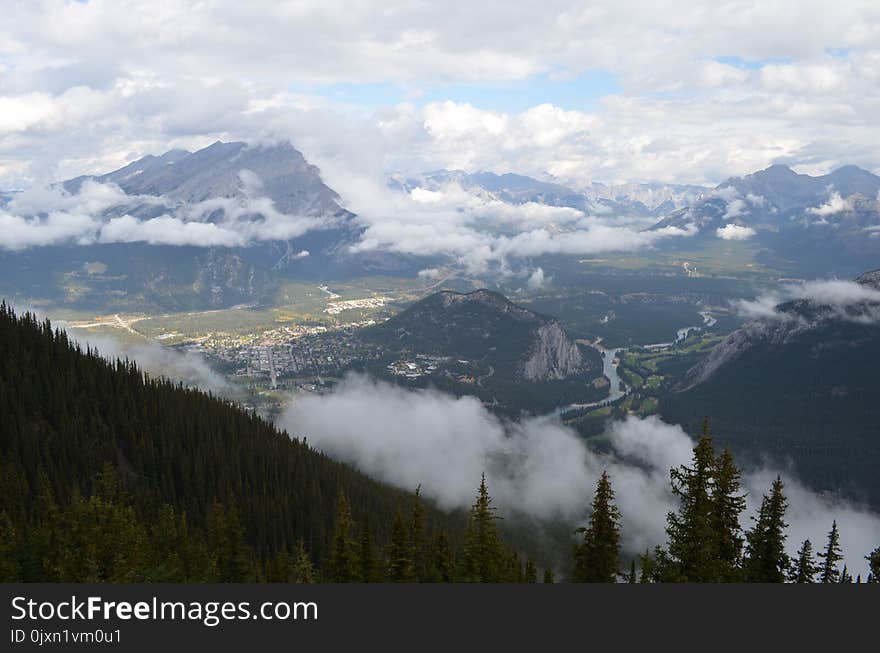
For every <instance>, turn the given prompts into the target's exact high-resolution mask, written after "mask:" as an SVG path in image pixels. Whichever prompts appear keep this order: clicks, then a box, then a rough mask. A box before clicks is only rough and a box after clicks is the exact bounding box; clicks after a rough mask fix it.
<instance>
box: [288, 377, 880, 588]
mask: <svg viewBox="0 0 880 653" xmlns="http://www.w3.org/2000/svg"><path fill="white" fill-rule="evenodd" d="M280 424H281V425H282V426H283V427H285V428H286V429H287V430H288V431H289V432H290V433H292V434H295V435H297V436H306V437H307V438H308V440H309V442H310V443H311V444H312V445H313V446H316V447H318V448H320V449H322V450H324V451H326V452H327V453H329V454H331V455H333V456H335V457H338V458H340V459H342V460H345V461H348V462H350V463H352V464H354V465H356V466H357V467H359V468H360V469H362V470H364V471H365V472H367V473H369V474H371V475H374V476H376V477H377V478H381V479H382V480H384V481H386V482H388V483H391V484H393V485H396V486H399V487H402V488H406V489H413V488H415V487H417V486H418V485H421V486H422V488H423V489H424V491H425V492H426V494H428V495H429V496H431V497H433V498H435V499H436V500H437V501H438V502H439V504H440V505H441V506H443V507H445V508H465V507H468V506H469V505H470V504H471V503H472V501H473V494H474V489H475V486H476V484H477V482H478V481H479V478H480V474H482V473H483V472H485V473H486V476H487V479H488V482H489V487H490V490H491V492H492V495H493V497H494V498H495V499H496V505H498V506H499V509H500V510H501V511H502V513H503V514H504V513H506V514H508V515H510V514H512V513H515V512H517V511H519V512H522V513H525V514H526V515H530V516H533V517H537V518H541V519H563V520H566V521H568V522H569V523H577V522H579V521H580V520H582V519H583V518H584V511H585V509H586V507H587V506H588V505H589V502H590V500H591V498H592V493H593V490H594V488H595V483H596V480H597V479H598V477H599V475H600V474H601V473H602V471H603V470H607V471H608V473H609V475H610V476H611V479H612V482H613V485H614V489H615V492H616V499H617V503H618V505H619V507H620V510H621V513H622V516H623V524H622V526H623V528H622V534H623V538H624V543H625V547H626V549H627V550H628V551H629V552H630V553H636V552H640V551H644V550H645V548H646V547H653V546H654V545H656V544H662V543H663V542H664V541H665V537H666V536H665V523H666V514H667V512H668V511H669V510H672V509H674V508H675V506H676V503H675V500H674V497H673V496H672V494H671V492H670V489H669V468H670V467H672V466H676V465H680V464H684V463H688V462H689V461H690V459H691V449H692V447H693V444H694V443H693V441H692V440H691V438H690V437H689V436H688V435H687V434H686V433H684V431H683V430H682V429H681V428H680V427H678V426H675V425H671V424H666V423H664V422H662V421H661V420H660V419H659V418H657V417H649V418H647V419H639V418H636V417H632V416H631V417H628V418H627V419H626V420H624V421H620V422H617V423H615V424H614V425H613V426H612V427H611V429H610V430H609V433H608V435H609V441H610V444H611V448H612V451H611V452H610V453H605V454H603V453H597V452H595V451H593V450H591V449H589V448H588V447H587V446H586V445H585V444H584V442H583V440H582V439H580V438H579V437H578V436H577V434H576V433H574V432H573V431H571V430H570V429H568V428H567V427H565V426H563V425H562V424H560V423H559V422H558V421H557V420H556V419H555V418H552V417H539V418H531V419H525V420H522V421H520V422H512V423H511V422H503V421H501V420H500V419H498V418H497V417H495V416H494V415H492V414H491V413H490V412H489V411H488V410H486V409H485V408H484V407H483V406H482V404H481V403H480V402H479V401H478V400H477V399H476V398H474V397H468V396H465V397H460V398H455V397H452V396H449V395H445V394H442V393H440V392H437V391H431V390H423V391H416V392H413V391H408V390H405V389H402V388H400V387H397V386H391V385H388V384H386V383H382V382H376V381H372V380H369V379H367V378H365V377H358V376H354V377H349V378H347V379H346V380H345V381H344V382H343V383H342V384H340V385H339V386H338V387H337V388H336V389H335V390H334V392H332V393H331V394H328V395H322V396H317V395H311V396H307V397H301V398H297V399H296V400H295V401H294V402H293V403H292V404H291V405H290V406H289V407H288V408H287V409H286V411H285V412H284V413H283V415H282V416H281V418H280ZM778 473H779V472H778V471H777V470H772V469H768V468H764V469H757V470H754V471H750V472H748V473H746V474H745V475H744V479H743V480H744V490H745V491H746V492H747V493H748V503H749V509H748V511H747V516H745V517H744V520H743V525H744V526H745V527H748V526H749V524H750V522H748V515H753V514H755V511H756V510H757V507H758V506H759V504H760V499H761V495H762V494H763V493H765V492H767V491H768V488H769V486H770V482H771V481H772V479H773V478H775V476H776V475H777V474H778ZM782 476H783V478H784V479H785V480H786V483H787V493H788V497H789V501H790V505H791V509H790V511H789V514H788V518H789V519H788V520H789V522H791V528H790V530H789V533H790V537H789V541H788V547H789V550H790V551H791V552H794V550H795V549H796V547H797V546H798V544H799V543H800V541H801V540H802V539H805V538H807V537H809V538H810V539H811V540H812V541H813V542H814V543H816V544H817V545H818V544H819V543H820V542H822V540H823V538H824V536H825V533H826V531H827V530H828V529H829V527H830V525H831V521H832V520H833V519H837V520H838V524H839V525H840V528H841V533H842V538H843V540H842V543H843V547H844V552H845V554H846V555H847V563H848V565H849V568H850V569H851V570H853V571H864V569H865V567H866V565H865V563H864V560H863V559H862V556H864V555H865V554H866V553H867V552H869V551H870V550H871V549H873V548H874V547H875V546H876V542H877V541H878V540H880V517H878V516H877V515H875V514H873V513H869V512H866V511H863V510H859V509H858V508H855V507H853V506H850V505H848V504H846V503H845V502H842V501H840V500H836V499H831V498H822V497H819V496H817V495H816V494H815V493H813V492H811V491H809V490H808V489H806V488H805V487H804V486H803V485H802V484H800V483H799V482H797V480H796V479H793V478H792V476H791V474H787V473H783V474H782Z"/></svg>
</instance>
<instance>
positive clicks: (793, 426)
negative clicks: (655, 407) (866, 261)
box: [660, 271, 880, 507]
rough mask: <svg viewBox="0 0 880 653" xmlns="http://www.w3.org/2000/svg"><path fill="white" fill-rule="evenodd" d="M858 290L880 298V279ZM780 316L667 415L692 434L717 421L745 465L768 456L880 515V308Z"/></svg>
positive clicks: (698, 369)
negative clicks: (756, 455) (758, 454)
mask: <svg viewBox="0 0 880 653" xmlns="http://www.w3.org/2000/svg"><path fill="white" fill-rule="evenodd" d="M857 281H858V283H859V284H860V285H861V286H863V287H864V288H866V289H869V290H870V289H873V290H875V291H878V294H877V297H878V298H880V271H875V272H871V273H867V274H864V275H862V276H861V277H859V278H858V280H857ZM870 294H871V293H868V295H870ZM776 312H777V317H776V318H775V319H765V320H759V321H755V322H752V323H750V324H747V325H746V326H744V327H743V328H741V329H739V330H737V331H735V332H733V333H732V334H730V335H729V336H727V337H726V338H725V339H724V340H723V341H721V342H720V343H719V344H718V345H717V346H716V347H715V348H714V349H713V351H712V352H711V353H710V355H709V356H708V357H707V358H706V359H704V360H703V361H701V362H700V363H699V364H697V365H696V366H695V367H694V368H692V369H691V370H689V371H688V373H687V375H686V377H685V380H684V382H683V383H682V385H681V388H680V389H679V391H678V392H675V393H672V394H670V395H669V396H667V397H665V398H663V400H662V401H661V406H660V412H661V413H662V415H663V416H664V417H665V418H667V419H669V420H672V421H676V422H680V423H682V424H684V425H686V426H690V427H697V426H698V423H699V421H700V420H701V419H702V418H703V417H704V416H706V415H709V416H711V419H712V424H713V431H715V432H718V433H721V434H723V441H724V442H725V443H726V444H730V445H731V446H732V447H733V448H734V449H736V450H738V451H739V452H740V453H742V454H743V455H747V454H748V453H749V452H750V451H758V450H760V451H764V452H767V453H768V454H770V455H771V456H772V457H774V458H775V459H776V460H777V462H781V463H787V462H790V463H793V464H794V466H795V469H796V471H797V472H798V473H799V474H800V475H801V476H802V477H803V478H804V480H806V481H808V482H810V483H811V484H813V485H815V486H817V487H819V488H821V489H823V490H828V491H840V492H844V493H846V494H848V495H849V496H851V497H854V498H857V499H861V500H865V501H868V502H870V503H871V504H872V505H873V506H875V507H876V506H880V477H878V475H877V473H876V471H877V470H876V461H877V460H878V456H880V432H878V430H877V426H876V425H877V424H878V423H880V384H878V382H877V361H878V360H880V299H874V298H872V297H870V296H869V297H867V298H866V299H863V300H861V301H857V302H854V303H850V304H847V305H843V306H841V305H830V304H827V303H821V302H817V301H814V300H806V299H801V300H796V301H790V302H785V303H782V304H780V305H779V306H777V307H776Z"/></svg>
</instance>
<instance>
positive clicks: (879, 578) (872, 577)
mask: <svg viewBox="0 0 880 653" xmlns="http://www.w3.org/2000/svg"><path fill="white" fill-rule="evenodd" d="M865 560H867V561H868V567H869V568H870V570H871V572H870V573H869V574H868V582H869V583H880V546H878V547H877V548H876V549H874V550H873V551H871V553H869V554H868V555H866V556H865Z"/></svg>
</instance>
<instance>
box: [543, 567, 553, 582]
mask: <svg viewBox="0 0 880 653" xmlns="http://www.w3.org/2000/svg"><path fill="white" fill-rule="evenodd" d="M544 582H545V583H555V582H556V579H555V578H554V577H553V569H552V568H551V567H547V568H546V569H545V570H544Z"/></svg>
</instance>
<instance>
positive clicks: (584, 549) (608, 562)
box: [572, 472, 620, 583]
mask: <svg viewBox="0 0 880 653" xmlns="http://www.w3.org/2000/svg"><path fill="white" fill-rule="evenodd" d="M592 509H593V512H592V514H591V515H590V521H589V524H588V525H587V526H586V527H584V528H579V529H578V530H577V532H578V533H583V535H584V539H583V542H582V543H581V544H579V545H578V546H576V547H575V556H574V557H575V560H574V571H573V572H572V581H573V582H576V583H613V582H615V581H616V580H617V573H618V569H619V555H620V511H619V510H618V509H617V506H615V505H614V490H613V489H612V488H611V481H610V479H609V478H608V474H607V473H606V472H602V476H601V477H600V478H599V481H598V482H597V484H596V494H595V497H594V498H593V505H592Z"/></svg>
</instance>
